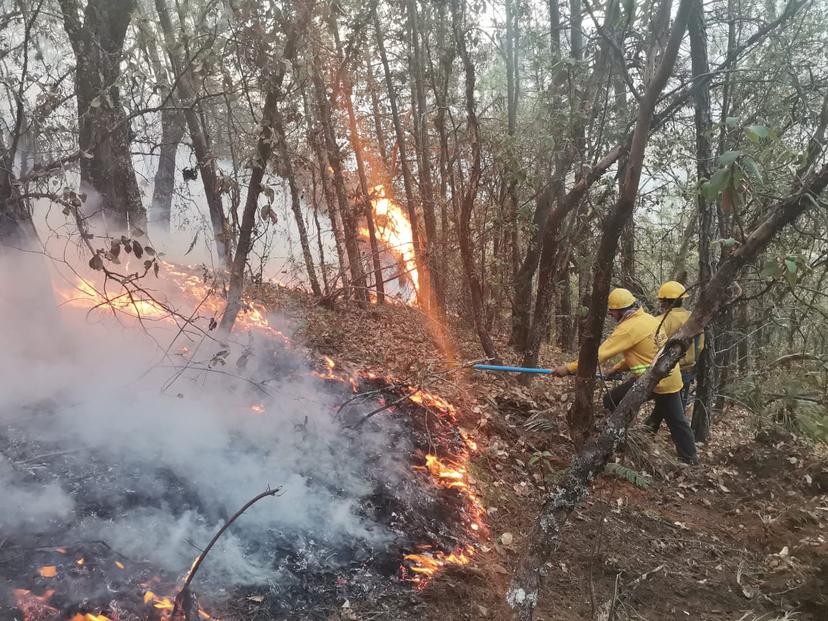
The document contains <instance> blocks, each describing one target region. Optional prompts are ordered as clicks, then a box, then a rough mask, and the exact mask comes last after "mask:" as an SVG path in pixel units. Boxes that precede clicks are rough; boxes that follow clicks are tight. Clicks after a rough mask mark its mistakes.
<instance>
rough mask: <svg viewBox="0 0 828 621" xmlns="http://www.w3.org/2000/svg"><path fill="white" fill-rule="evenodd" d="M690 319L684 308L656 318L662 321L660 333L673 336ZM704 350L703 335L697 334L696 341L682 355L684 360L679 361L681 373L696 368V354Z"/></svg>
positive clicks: (675, 309) (688, 312)
mask: <svg viewBox="0 0 828 621" xmlns="http://www.w3.org/2000/svg"><path fill="white" fill-rule="evenodd" d="M689 318H690V311H689V310H687V309H686V308H674V309H673V310H671V311H670V312H669V313H664V314H662V315H659V316H658V317H656V319H658V321H659V322H661V321H662V320H663V321H664V323H662V324H661V331H662V332H664V334H665V335H667V336H668V337H669V336H673V334H675V333H676V332H678V330H679V328H681V327H682V326H683V325H684V324H685V323H687V320H688V319H689ZM697 349H698V351H696V350H697ZM703 349H704V333H702V334H699V335H698V336H697V337H696V339H694V341H693V342H692V343H690V347H688V348H687V353H686V354H684V358H682V359H681V361H680V362H679V366H680V367H681V370H682V371H689V370H690V369H692V368H693V367H694V366H696V354H697V353H701V350H703Z"/></svg>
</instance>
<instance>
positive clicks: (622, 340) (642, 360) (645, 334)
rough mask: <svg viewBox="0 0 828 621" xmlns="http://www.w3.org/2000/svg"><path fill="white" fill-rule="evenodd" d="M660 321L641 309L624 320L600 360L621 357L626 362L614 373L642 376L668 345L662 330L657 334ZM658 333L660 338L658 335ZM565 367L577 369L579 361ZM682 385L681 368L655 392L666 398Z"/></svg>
mask: <svg viewBox="0 0 828 621" xmlns="http://www.w3.org/2000/svg"><path fill="white" fill-rule="evenodd" d="M659 323H660V321H659V320H658V319H656V318H655V317H653V316H652V315H650V314H649V313H647V312H645V311H644V309H643V308H639V309H638V310H636V311H635V312H634V313H632V314H631V315H630V316H629V317H626V318H625V319H622V320H621V321H620V322H619V323H618V325H617V326H615V330H613V331H612V334H610V335H609V336H608V337H607V340H606V341H604V342H603V343H601V347H599V348H598V361H599V362H605V361H607V360H609V359H610V358H614V357H615V356H617V355H619V354H621V355H622V356H623V360H622V361H621V362H619V363H618V364H616V365H615V366H614V367H613V369H612V370H613V372H614V371H625V370H629V371H632V372H633V373H634V374H635V375H643V374H644V372H645V371H646V370H647V369H648V368H649V366H650V365H651V364H652V362H653V359H654V358H655V357H656V354H657V353H658V350H659V349H661V346H662V345H663V344H664V343H665V342H666V340H667V339H666V337H665V335H664V332H663V330H662V331H660V332H658V325H659ZM656 332H658V337H657V336H656ZM566 367H567V368H568V369H569V371H570V372H575V371H577V370H578V363H577V362H570V363H569V364H568V365H566ZM682 386H683V382H682V381H681V372H680V371H679V367H678V365H677V366H675V367H673V370H672V371H670V374H669V375H668V376H667V377H665V378H664V379H662V380H661V381H660V382H659V383H658V384H656V387H655V389H654V390H653V392H655V393H657V394H660V395H665V394H671V393H674V392H679V391H680V390H681V388H682Z"/></svg>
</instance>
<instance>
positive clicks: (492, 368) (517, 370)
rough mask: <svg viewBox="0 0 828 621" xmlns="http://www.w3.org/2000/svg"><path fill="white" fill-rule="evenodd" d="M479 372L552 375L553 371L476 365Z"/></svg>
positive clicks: (497, 365) (496, 365)
mask: <svg viewBox="0 0 828 621" xmlns="http://www.w3.org/2000/svg"><path fill="white" fill-rule="evenodd" d="M474 368H475V369H477V370H479V371H502V372H504V373H535V374H536V375H554V374H555V371H554V370H553V369H535V368H529V367H507V366H503V365H500V364H476V365H474Z"/></svg>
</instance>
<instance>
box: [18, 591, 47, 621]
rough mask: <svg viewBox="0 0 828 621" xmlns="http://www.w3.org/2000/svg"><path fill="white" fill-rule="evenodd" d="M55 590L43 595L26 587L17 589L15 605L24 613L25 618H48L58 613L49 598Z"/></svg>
mask: <svg viewBox="0 0 828 621" xmlns="http://www.w3.org/2000/svg"><path fill="white" fill-rule="evenodd" d="M54 594H55V592H54V591H52V590H49V591H46V592H45V593H44V594H43V595H35V594H34V593H32V592H31V591H27V590H26V589H15V590H14V599H15V605H16V606H17V608H18V609H19V610H20V611H21V612H22V613H23V618H24V619H27V620H28V619H47V618H52V616H53V615H55V614H57V612H58V610H57V608H54V607H52V606H50V605H49V600H50V599H51V598H52V595H54Z"/></svg>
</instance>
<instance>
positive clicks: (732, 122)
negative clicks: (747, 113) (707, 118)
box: [725, 116, 739, 127]
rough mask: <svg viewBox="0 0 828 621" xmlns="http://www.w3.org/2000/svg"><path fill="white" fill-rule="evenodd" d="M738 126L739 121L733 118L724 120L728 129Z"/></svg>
mask: <svg viewBox="0 0 828 621" xmlns="http://www.w3.org/2000/svg"><path fill="white" fill-rule="evenodd" d="M738 124H739V119H738V118H737V117H735V116H729V117H727V118H726V119H725V125H727V126H728V127H736V126H737V125H738Z"/></svg>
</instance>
